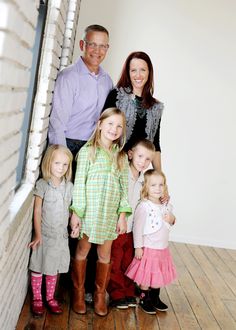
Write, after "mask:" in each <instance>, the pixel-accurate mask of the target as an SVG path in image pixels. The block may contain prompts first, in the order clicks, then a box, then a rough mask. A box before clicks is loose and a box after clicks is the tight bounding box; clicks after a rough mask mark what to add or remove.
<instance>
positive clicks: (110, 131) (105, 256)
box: [71, 108, 131, 316]
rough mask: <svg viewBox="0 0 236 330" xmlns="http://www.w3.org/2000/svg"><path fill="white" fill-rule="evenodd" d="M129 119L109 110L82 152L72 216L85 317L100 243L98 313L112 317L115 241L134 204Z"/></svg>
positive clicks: (78, 299)
mask: <svg viewBox="0 0 236 330" xmlns="http://www.w3.org/2000/svg"><path fill="white" fill-rule="evenodd" d="M125 125H126V124H125V116H124V114H123V112H122V111H120V110H119V109H117V108H109V109H107V110H105V111H104V112H103V113H102V115H101V117H100V119H99V121H98V124H97V127H96V130H95V132H94V134H93V136H92V137H91V139H90V140H89V141H88V142H87V143H86V145H85V146H83V147H82V148H81V149H80V152H79V154H78V161H77V169H76V175H75V184H74V185H75V187H74V193H73V204H72V207H71V209H72V210H73V214H72V218H71V229H72V234H71V235H72V237H76V236H78V234H79V233H80V235H79V238H80V239H79V241H78V245H77V249H76V255H75V259H74V261H73V266H72V281H73V286H74V289H73V291H74V292H73V293H74V296H73V302H72V308H73V310H74V311H75V312H76V313H79V314H85V313H86V305H85V300H84V281H85V272H86V262H87V260H86V257H87V255H88V252H89V250H90V248H91V244H92V243H95V244H97V254H98V261H97V267H96V279H95V293H94V310H95V313H96V314H98V315H100V316H104V315H106V314H107V305H106V301H105V292H106V287H107V284H108V281H109V277H110V270H111V265H110V254H111V245H112V241H113V240H114V239H115V238H116V237H117V236H118V235H119V234H122V233H125V232H126V228H127V224H126V216H127V215H129V214H130V213H131V207H130V206H129V204H128V196H127V195H128V160H127V156H126V154H125V153H124V152H123V151H122V148H123V146H124V143H125Z"/></svg>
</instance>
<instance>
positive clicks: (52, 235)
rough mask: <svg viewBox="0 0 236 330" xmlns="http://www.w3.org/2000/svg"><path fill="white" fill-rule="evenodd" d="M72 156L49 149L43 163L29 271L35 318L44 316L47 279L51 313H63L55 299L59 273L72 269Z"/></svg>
mask: <svg viewBox="0 0 236 330" xmlns="http://www.w3.org/2000/svg"><path fill="white" fill-rule="evenodd" d="M72 159H73V156H72V154H71V152H70V150H69V149H67V148H66V147H64V146H61V145H51V146H50V147H48V149H47V151H46V153H45V156H44V158H43V161H42V167H41V169H42V176H43V178H42V179H40V180H38V181H37V183H36V188H35V192H34V195H35V202H34V238H33V240H32V242H31V243H30V244H29V247H31V248H32V250H33V251H32V255H31V259H30V265H29V269H30V270H31V287H32V293H33V300H32V304H31V306H32V312H33V314H34V315H35V316H41V315H43V313H44V306H43V301H42V294H41V286H42V275H43V274H44V275H46V302H47V306H48V308H49V310H50V311H51V312H52V313H55V314H60V313H62V309H61V307H60V306H59V304H58V302H57V301H56V300H55V299H54V292H55V287H56V282H57V274H58V273H66V272H67V271H68V268H69V262H70V254H69V246H68V234H67V226H68V218H69V206H70V203H71V198H72V187H73V185H72V183H71V182H70V181H69V180H70V178H71V164H72Z"/></svg>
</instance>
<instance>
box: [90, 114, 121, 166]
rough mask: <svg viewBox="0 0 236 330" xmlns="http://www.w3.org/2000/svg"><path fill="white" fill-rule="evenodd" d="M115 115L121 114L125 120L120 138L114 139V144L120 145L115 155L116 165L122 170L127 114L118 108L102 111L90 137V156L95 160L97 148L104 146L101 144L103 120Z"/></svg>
mask: <svg viewBox="0 0 236 330" xmlns="http://www.w3.org/2000/svg"><path fill="white" fill-rule="evenodd" d="M113 115H119V116H121V117H122V120H123V132H122V134H121V136H120V137H119V139H117V140H115V141H113V145H117V146H118V150H117V152H116V153H115V155H114V161H115V164H116V167H117V169H118V170H121V169H122V168H123V167H124V164H125V159H126V154H125V152H124V151H123V150H122V149H123V148H124V145H125V142H126V119H125V114H124V112H123V111H121V110H120V109H117V108H107V109H106V110H105V111H103V112H102V114H101V116H100V118H99V121H98V123H97V127H96V129H95V131H94V132H93V135H92V136H91V138H90V139H89V141H88V143H89V144H90V146H91V152H90V158H91V160H92V161H94V160H95V157H96V149H97V148H98V147H102V145H101V130H100V124H101V123H102V122H103V120H105V119H107V118H109V117H111V116H113Z"/></svg>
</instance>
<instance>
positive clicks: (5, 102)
mask: <svg viewBox="0 0 236 330" xmlns="http://www.w3.org/2000/svg"><path fill="white" fill-rule="evenodd" d="M26 98H27V93H26V91H16V90H15V91H14V90H5V91H3V90H1V91H0V114H1V113H6V112H10V111H15V110H21V109H22V108H23V107H24V105H25V102H26Z"/></svg>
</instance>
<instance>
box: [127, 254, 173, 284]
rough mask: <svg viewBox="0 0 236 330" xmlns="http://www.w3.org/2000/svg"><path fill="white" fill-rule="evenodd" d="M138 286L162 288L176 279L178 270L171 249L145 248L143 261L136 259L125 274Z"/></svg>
mask: <svg viewBox="0 0 236 330" xmlns="http://www.w3.org/2000/svg"><path fill="white" fill-rule="evenodd" d="M125 275H126V276H128V277H129V278H131V279H132V280H133V281H134V282H135V283H137V284H138V285H143V286H148V287H151V288H160V287H163V286H166V285H167V284H170V283H171V282H173V281H174V280H175V279H176V269H175V266H174V264H173V261H172V257H171V255H170V251H169V248H166V249H163V250H157V249H149V248H143V256H142V259H136V258H134V259H133V261H132V262H131V264H130V265H129V267H128V268H127V270H126V273H125Z"/></svg>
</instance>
